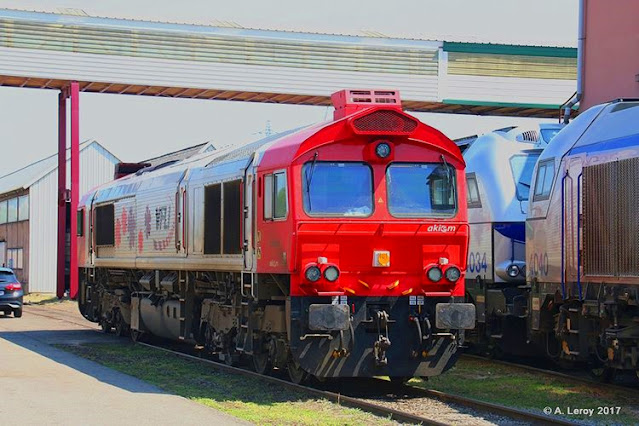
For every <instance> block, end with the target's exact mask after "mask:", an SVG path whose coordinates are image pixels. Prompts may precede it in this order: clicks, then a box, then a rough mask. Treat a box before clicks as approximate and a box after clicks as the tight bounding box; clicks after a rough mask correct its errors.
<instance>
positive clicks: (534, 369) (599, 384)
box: [460, 354, 634, 393]
mask: <svg viewBox="0 0 639 426" xmlns="http://www.w3.org/2000/svg"><path fill="white" fill-rule="evenodd" d="M460 358H462V359H463V358H468V359H476V360H480V361H487V362H492V363H493V364H498V365H503V366H506V367H513V368H518V369H520V370H525V371H529V372H531V373H540V374H545V375H547V376H554V377H556V378H558V379H566V380H570V381H573V382H575V383H580V384H585V385H591V386H593V385H594V386H597V387H600V388H605V389H609V390H613V391H616V392H622V393H627V392H628V389H634V388H633V387H632V386H622V385H614V384H612V383H602V382H598V381H596V380H592V379H586V378H585V377H578V376H572V375H570V374H566V373H561V372H559V371H554V370H546V369H544V368H539V367H532V366H530V365H526V364H518V363H516V362H510V361H502V360H499V359H490V358H486V357H483V356H480V355H471V354H462V355H461V357H460Z"/></svg>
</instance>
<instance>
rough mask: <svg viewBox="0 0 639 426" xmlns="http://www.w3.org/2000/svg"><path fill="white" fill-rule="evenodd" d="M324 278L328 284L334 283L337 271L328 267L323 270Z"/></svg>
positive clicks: (337, 275) (337, 276) (332, 267)
mask: <svg viewBox="0 0 639 426" xmlns="http://www.w3.org/2000/svg"><path fill="white" fill-rule="evenodd" d="M324 278H326V279H327V280H329V281H330V282H333V281H336V280H337V279H338V278H339V269H337V267H335V266H329V267H328V268H326V269H324Z"/></svg>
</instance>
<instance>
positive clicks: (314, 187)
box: [302, 161, 373, 217]
mask: <svg viewBox="0 0 639 426" xmlns="http://www.w3.org/2000/svg"><path fill="white" fill-rule="evenodd" d="M372 175H373V173H372V170H371V168H370V167H369V166H368V165H366V164H364V163H332V162H321V161H318V162H310V163H306V164H304V167H303V168H302V186H303V193H304V211H306V213H307V214H308V215H311V216H355V217H365V216H370V215H371V214H372V213H373V178H372Z"/></svg>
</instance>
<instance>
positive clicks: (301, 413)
mask: <svg viewBox="0 0 639 426" xmlns="http://www.w3.org/2000/svg"><path fill="white" fill-rule="evenodd" d="M58 347H59V348H61V349H64V350H66V351H68V352H72V353H74V354H76V355H79V356H81V357H83V358H87V359H90V360H92V361H95V362H97V363H99V364H102V365H105V366H107V367H110V368H113V369H114V370H117V371H120V372H122V373H125V374H129V375H131V376H134V377H137V378H139V379H142V380H144V381H146V382H148V383H152V384H154V385H156V386H158V387H159V388H161V389H163V390H165V391H167V392H170V393H173V394H176V395H180V396H183V397H185V398H188V399H191V400H193V401H196V402H198V403H200V404H203V405H207V406H209V407H212V408H215V409H218V410H220V411H223V412H225V413H228V414H231V415H233V416H235V417H238V418H240V419H244V420H248V421H250V422H253V423H259V424H277V425H320V424H321V425H360V424H366V425H390V424H395V423H394V422H392V421H390V420H388V419H384V418H381V417H378V416H375V415H372V414H369V413H366V412H363V411H360V410H357V409H352V408H346V407H342V406H340V405H337V404H335V403H332V402H330V401H326V400H322V399H317V398H313V397H311V396H308V395H304V394H302V393H299V392H292V391H290V390H288V389H283V388H281V387H280V386H279V385H276V384H273V383H267V382H262V381H260V380H258V379H249V378H247V377H244V376H240V375H235V374H230V373H226V372H223V371H219V370H216V369H214V368H212V367H210V366H207V365H206V364H204V363H201V362H198V361H195V360H189V359H184V358H181V357H178V356H176V355H173V354H170V353H165V352H161V351H157V350H154V349H152V348H148V347H145V346H141V345H134V344H124V345H106V344H91V345H80V346H75V345H58Z"/></svg>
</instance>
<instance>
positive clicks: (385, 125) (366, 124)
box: [353, 110, 417, 134]
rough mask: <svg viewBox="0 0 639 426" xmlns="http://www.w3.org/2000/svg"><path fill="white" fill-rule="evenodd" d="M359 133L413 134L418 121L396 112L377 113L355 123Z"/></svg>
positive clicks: (354, 125)
mask: <svg viewBox="0 0 639 426" xmlns="http://www.w3.org/2000/svg"><path fill="white" fill-rule="evenodd" d="M353 127H354V128H355V131H356V132H358V133H376V134H378V133H412V132H413V131H414V130H415V129H416V128H417V121H416V120H413V119H411V118H409V117H406V116H405V115H404V114H401V113H399V112H396V111H388V110H381V111H375V112H372V113H370V114H368V115H365V116H363V117H360V118H357V119H355V120H354V121H353Z"/></svg>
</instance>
